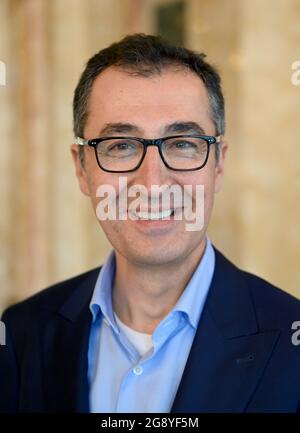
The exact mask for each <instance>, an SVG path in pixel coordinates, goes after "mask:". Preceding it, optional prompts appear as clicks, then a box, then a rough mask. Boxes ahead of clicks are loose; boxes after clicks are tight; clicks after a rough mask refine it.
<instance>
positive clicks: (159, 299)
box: [112, 239, 206, 334]
mask: <svg viewBox="0 0 300 433" xmlns="http://www.w3.org/2000/svg"><path fill="white" fill-rule="evenodd" d="M205 244H206V241H205V239H203V240H202V242H201V244H200V245H199V246H198V247H197V248H196V249H195V250H194V251H192V252H191V253H190V254H189V256H188V257H185V258H184V259H182V260H181V261H180V263H169V264H165V263H164V264H163V265H162V266H149V265H141V264H137V263H132V262H130V261H129V260H128V259H126V257H124V256H122V255H120V254H119V253H118V252H117V251H116V275H115V281H114V286H113V292H112V303H113V309H114V311H115V313H116V314H117V316H118V317H119V318H120V320H121V321H122V322H124V323H125V324H126V325H127V326H129V327H131V328H132V329H135V330H136V331H139V332H144V333H147V334H152V333H153V332H154V330H155V328H156V327H157V325H158V324H159V323H160V322H161V321H162V320H163V318H164V317H165V316H166V315H167V314H168V313H169V312H170V311H171V310H172V308H173V307H174V306H175V305H176V303H177V301H178V299H179V298H180V296H181V294H182V292H183V291H184V289H185V287H186V285H187V284H188V281H189V280H190V278H191V276H192V275H193V273H194V271H195V269H196V267H197V266H198V264H199V261H200V260H201V258H202V256H203V253H204V250H205Z"/></svg>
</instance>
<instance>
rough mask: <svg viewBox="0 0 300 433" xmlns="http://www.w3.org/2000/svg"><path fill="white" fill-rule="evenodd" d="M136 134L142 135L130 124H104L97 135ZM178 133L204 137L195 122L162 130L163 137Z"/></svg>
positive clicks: (140, 131) (136, 127)
mask: <svg viewBox="0 0 300 433" xmlns="http://www.w3.org/2000/svg"><path fill="white" fill-rule="evenodd" d="M128 133H129V134H136V135H142V134H143V130H142V129H141V128H139V127H138V126H137V125H134V124H132V123H122V122H115V123H106V125H105V126H104V128H102V129H101V131H100V133H99V135H100V136H103V135H106V136H108V135H110V134H128ZM178 133H180V134H181V133H187V134H195V135H205V131H204V129H203V128H202V127H201V126H200V125H199V124H198V123H196V122H185V121H176V122H173V123H170V124H168V125H166V126H165V127H164V129H163V135H166V134H178Z"/></svg>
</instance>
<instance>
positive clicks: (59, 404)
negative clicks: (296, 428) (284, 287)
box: [0, 250, 300, 413]
mask: <svg viewBox="0 0 300 433" xmlns="http://www.w3.org/2000/svg"><path fill="white" fill-rule="evenodd" d="M215 252H216V266H215V272H214V275H213V280H212V283H211V287H210V290H209V294H208V297H207V301H206V303H205V306H204V309H203V313H202V316H201V318H200V321H199V325H198V328H197V332H196V335H195V338H194V341H193V345H192V348H191V351H190V354H189V357H188V360H187V364H186V367H185V370H184V373H183V376H182V379H181V382H180V385H179V388H178V391H177V394H176V397H175V400H174V403H173V406H172V409H171V412H174V413H175V412H177V413H180V412H297V411H300V345H299V346H297V345H294V344H292V340H291V337H292V332H295V331H292V329H291V326H292V323H293V322H294V321H299V320H300V301H299V300H297V299H295V298H293V297H292V296H290V295H288V294H287V293H285V292H283V291H281V290H280V289H278V288H275V287H274V286H272V285H271V284H269V283H267V282H266V281H264V280H262V279H260V278H258V277H256V276H254V275H251V274H249V273H246V272H243V271H241V270H239V269H238V268H236V267H235V266H234V265H233V264H232V263H230V262H229V261H228V260H227V259H226V258H225V257H224V256H223V255H222V254H221V253H220V252H218V251H217V250H215ZM98 273H99V268H97V269H94V270H92V271H89V272H87V273H85V274H82V275H79V276H77V277H75V278H72V279H69V280H67V281H64V282H61V283H59V284H56V285H55V286H52V287H50V288H48V289H46V290H44V291H42V292H40V293H38V294H36V295H34V296H32V297H31V298H29V299H27V300H25V301H23V302H21V303H19V304H17V305H15V306H13V307H11V308H9V309H7V310H6V311H5V313H4V315H3V318H2V320H3V321H4V323H5V324H6V331H7V335H6V346H0V412H52V413H53V412H89V386H88V380H87V350H88V339H89V329H90V324H91V314H90V311H89V308H88V306H89V301H90V299H91V296H92V292H93V289H94V286H95V283H96V279H97V276H98ZM112 368H113V365H112ZM99 398H101V396H99ZM103 398H105V396H103ZM154 398H155V397H154Z"/></svg>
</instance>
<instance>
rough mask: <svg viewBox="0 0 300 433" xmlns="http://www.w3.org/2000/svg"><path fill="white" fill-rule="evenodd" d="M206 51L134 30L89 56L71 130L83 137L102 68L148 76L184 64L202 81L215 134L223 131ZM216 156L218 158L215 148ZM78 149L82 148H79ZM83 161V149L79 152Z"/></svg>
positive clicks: (221, 103)
mask: <svg viewBox="0 0 300 433" xmlns="http://www.w3.org/2000/svg"><path fill="white" fill-rule="evenodd" d="M205 57H206V55H205V54H203V53H197V52H195V51H192V50H189V49H187V48H184V47H178V46H174V45H172V44H171V43H169V42H168V41H166V40H164V39H162V38H161V37H160V36H153V35H145V34H142V33H137V34H133V35H128V36H126V37H124V38H123V39H122V40H121V41H119V42H116V43H113V44H112V45H110V46H109V47H107V48H105V49H103V50H101V51H99V52H98V53H97V54H95V55H94V56H93V57H91V58H90V59H89V61H88V62H87V64H86V67H85V69H84V71H83V73H82V75H81V77H80V79H79V82H78V84H77V87H76V89H75V92H74V99H73V130H74V134H75V136H78V137H84V128H85V124H86V120H87V117H88V101H89V96H90V93H91V90H92V86H93V83H94V81H95V79H96V77H97V76H98V75H99V74H100V73H101V72H102V71H103V70H104V69H106V68H108V67H110V66H117V67H119V68H121V69H122V70H124V71H126V72H128V73H129V74H133V75H137V76H144V77H149V76H152V75H154V74H160V73H161V72H162V70H163V69H164V68H167V67H170V66H175V67H184V68H187V69H189V70H190V71H193V72H195V73H196V74H197V75H198V76H199V78H201V80H202V81H203V83H204V85H205V87H206V89H207V92H208V97H209V101H210V109H211V117H212V121H213V123H214V125H215V130H216V135H223V134H224V132H225V113H224V111H225V110H224V97H223V94H222V89H221V79H220V76H219V74H218V72H217V71H216V69H215V68H214V67H213V66H212V65H210V64H209V63H208V62H206V61H205ZM216 149H217V151H216V152H217V153H216V156H217V158H218V148H217V147H216ZM81 150H83V149H82V148H81ZM81 160H82V161H83V152H81Z"/></svg>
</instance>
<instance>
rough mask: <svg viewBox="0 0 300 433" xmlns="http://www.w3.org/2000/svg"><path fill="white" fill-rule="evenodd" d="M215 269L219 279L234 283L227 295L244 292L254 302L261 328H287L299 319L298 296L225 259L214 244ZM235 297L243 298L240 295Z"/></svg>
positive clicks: (229, 284)
mask: <svg viewBox="0 0 300 433" xmlns="http://www.w3.org/2000/svg"><path fill="white" fill-rule="evenodd" d="M215 252H216V271H217V273H218V275H219V279H218V281H219V283H220V284H223V285H224V284H225V286H226V287H227V288H228V286H235V288H232V289H231V290H230V292H229V293H230V294H231V296H235V297H237V298H239V297H240V294H241V292H243V293H244V292H245V293H248V294H249V295H250V299H251V301H252V304H253V306H254V310H255V313H256V318H257V319H258V323H259V324H260V327H261V329H262V328H264V329H272V328H273V329H274V328H275V327H278V328H279V329H283V328H286V327H287V326H288V327H289V328H290V325H291V323H292V322H293V321H297V320H300V300H299V299H297V298H296V297H295V296H293V295H291V294H289V293H287V292H286V291H284V290H283V289H281V288H279V287H277V286H275V285H273V284H271V283H270V282H268V281H266V280H265V279H263V278H261V277H259V276H257V275H254V274H252V273H250V272H247V271H245V270H242V269H240V268H238V267H237V266H236V265H234V264H233V263H232V262H231V261H230V260H228V259H227V258H226V257H224V255H223V254H222V253H220V252H219V251H218V250H217V249H216V248H215ZM239 299H243V298H242V297H240V298H239Z"/></svg>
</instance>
